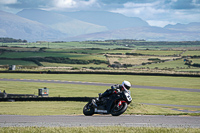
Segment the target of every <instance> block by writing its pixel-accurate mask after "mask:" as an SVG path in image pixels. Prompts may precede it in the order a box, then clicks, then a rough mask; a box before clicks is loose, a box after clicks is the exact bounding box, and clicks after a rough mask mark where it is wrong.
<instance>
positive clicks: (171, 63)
mask: <svg viewBox="0 0 200 133" xmlns="http://www.w3.org/2000/svg"><path fill="white" fill-rule="evenodd" d="M142 67H145V68H147V67H149V68H152V69H154V68H155V67H157V68H159V69H164V68H174V69H177V68H188V66H187V65H185V62H184V61H183V60H175V61H168V62H163V63H155V64H149V65H145V66H138V67H136V68H142Z"/></svg>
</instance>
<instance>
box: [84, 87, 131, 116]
mask: <svg viewBox="0 0 200 133" xmlns="http://www.w3.org/2000/svg"><path fill="white" fill-rule="evenodd" d="M131 101H132V98H131V95H130V91H128V90H125V91H123V92H119V93H114V94H112V95H111V96H109V97H103V98H101V99H100V100H99V99H98V98H94V99H92V100H91V101H89V102H88V103H87V104H86V105H85V106H84V108H83V114H84V115H86V116H92V115H93V114H111V115H112V116H119V115H121V114H123V113H124V112H125V111H126V109H127V107H128V104H130V103H131Z"/></svg>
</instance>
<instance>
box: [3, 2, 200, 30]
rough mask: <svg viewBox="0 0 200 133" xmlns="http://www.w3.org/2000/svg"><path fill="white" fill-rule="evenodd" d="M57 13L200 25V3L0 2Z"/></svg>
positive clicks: (6, 6)
mask: <svg viewBox="0 0 200 133" xmlns="http://www.w3.org/2000/svg"><path fill="white" fill-rule="evenodd" d="M29 8H31V9H32V8H35V9H42V10H47V11H56V12H72V11H109V12H114V13H120V14H123V15H125V16H128V17H139V18H141V19H143V20H145V21H147V22H148V23H149V24H150V25H152V26H158V27H164V26H165V25H167V24H177V23H181V24H188V23H190V22H200V0H0V10H3V11H6V12H10V13H14V14H15V13H17V12H19V11H21V10H23V9H29Z"/></svg>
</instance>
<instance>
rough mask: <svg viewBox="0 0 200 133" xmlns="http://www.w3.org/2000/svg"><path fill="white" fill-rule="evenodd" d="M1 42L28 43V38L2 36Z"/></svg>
mask: <svg viewBox="0 0 200 133" xmlns="http://www.w3.org/2000/svg"><path fill="white" fill-rule="evenodd" d="M0 42H1V43H12V42H19V43H27V40H21V39H14V38H8V37H5V38H4V37H0Z"/></svg>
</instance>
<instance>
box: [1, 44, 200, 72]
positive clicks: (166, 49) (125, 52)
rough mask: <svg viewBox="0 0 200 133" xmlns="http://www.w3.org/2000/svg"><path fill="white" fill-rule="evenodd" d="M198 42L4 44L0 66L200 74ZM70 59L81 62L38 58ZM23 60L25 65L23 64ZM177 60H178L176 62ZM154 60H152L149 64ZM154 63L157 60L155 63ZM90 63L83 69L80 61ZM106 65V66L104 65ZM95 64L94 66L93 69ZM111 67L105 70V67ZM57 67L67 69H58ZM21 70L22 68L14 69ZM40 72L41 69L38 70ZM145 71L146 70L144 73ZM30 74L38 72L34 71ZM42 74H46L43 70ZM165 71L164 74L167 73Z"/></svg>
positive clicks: (54, 69) (199, 45) (84, 65)
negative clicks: (188, 61)
mask: <svg viewBox="0 0 200 133" xmlns="http://www.w3.org/2000/svg"><path fill="white" fill-rule="evenodd" d="M199 56H200V44H199V42H146V41H133V40H109V41H85V42H60V43H55V42H40V43H26V44H20V43H3V44H2V47H0V68H1V65H23V66H43V67H55V68H52V69H49V70H51V71H56V70H61V71H68V70H80V71H82V70H86V69H87V70H88V71H90V70H92V71H93V70H107V71H116V70H119V71H121V70H122V71H123V70H124V69H126V70H128V71H133V72H134V71H138V68H139V71H140V72H147V73H152V72H155V73H157V70H159V71H160V72H161V73H169V72H174V73H183V74H186V73H187V74H199V72H200V71H199V69H197V68H199V66H198V67H197V65H199V64H200V57H199ZM45 57H54V58H56V59H57V60H60V58H69V60H79V61H80V62H79V63H78V62H73V61H70V62H67V63H66V62H64V61H63V62H56V59H55V60H54V61H51V62H50V61H39V59H38V58H45ZM7 58H10V59H7ZM24 58H25V59H29V58H30V60H26V62H24ZM177 58H178V60H176V59H177ZM152 59H153V60H152ZM156 59H157V60H156ZM185 59H188V60H192V64H191V65H193V64H194V63H195V64H197V65H196V66H195V67H193V66H189V65H187V64H185V63H186V62H184V60H185ZM92 60H98V61H104V63H100V62H98V63H97V62H90V63H89V64H87V65H86V63H83V62H81V61H87V62H89V61H92ZM105 62H106V63H105ZM94 64H95V65H94ZM108 65H109V66H110V67H107V66H108ZM57 67H70V68H68V69H60V68H57ZM16 68H17V70H19V69H20V70H24V69H25V68H23V67H16ZM40 68H41V67H40ZM143 68H145V69H143ZM0 70H1V69H0ZM32 70H36V71H37V70H38V69H37V68H36V67H33V68H32ZM42 70H47V69H46V68H44V69H43V68H42V69H41V70H40V71H42ZM166 70H167V71H166Z"/></svg>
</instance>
